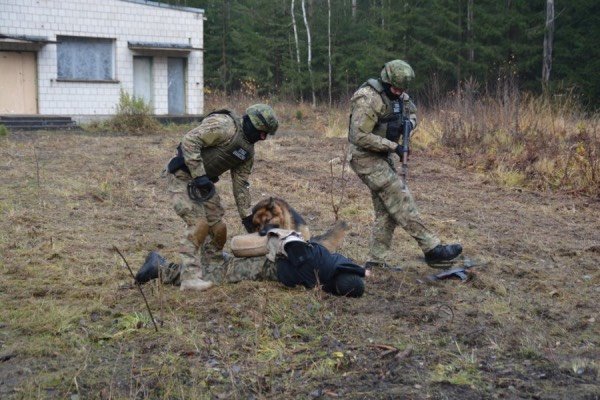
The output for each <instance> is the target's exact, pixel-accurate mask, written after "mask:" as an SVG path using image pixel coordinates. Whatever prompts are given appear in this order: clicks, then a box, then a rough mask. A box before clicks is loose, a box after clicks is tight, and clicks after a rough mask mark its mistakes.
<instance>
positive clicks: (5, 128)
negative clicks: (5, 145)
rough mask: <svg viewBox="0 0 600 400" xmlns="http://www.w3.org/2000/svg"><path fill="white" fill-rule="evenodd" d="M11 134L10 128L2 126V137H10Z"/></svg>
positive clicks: (0, 133) (0, 130)
mask: <svg viewBox="0 0 600 400" xmlns="http://www.w3.org/2000/svg"><path fill="white" fill-rule="evenodd" d="M9 133H10V132H9V130H8V128H7V127H6V126H4V125H2V124H0V137H2V136H8V134H9Z"/></svg>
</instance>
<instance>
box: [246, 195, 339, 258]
mask: <svg viewBox="0 0 600 400" xmlns="http://www.w3.org/2000/svg"><path fill="white" fill-rule="evenodd" d="M252 223H253V224H254V229H253V232H266V231H268V230H269V229H272V228H280V229H289V230H293V231H296V232H300V233H302V236H304V238H305V239H306V240H309V239H310V240H311V241H313V242H317V243H320V244H322V245H323V246H325V247H326V248H327V250H329V251H331V252H334V251H335V250H336V249H338V248H339V247H340V246H341V245H342V241H343V240H344V237H345V236H346V231H347V230H348V224H347V223H346V222H344V221H339V222H337V223H336V224H335V225H334V226H333V227H332V228H331V229H329V230H328V231H327V232H325V233H324V234H323V235H319V236H314V237H313V236H311V233H310V229H309V228H308V225H307V224H306V221H304V218H302V216H301V215H300V214H299V213H298V212H297V211H296V210H295V209H294V208H293V207H292V206H290V205H289V204H288V203H287V202H286V201H285V200H283V199H280V198H278V197H269V198H267V199H263V200H261V201H259V202H258V203H256V205H255V206H254V207H253V208H252Z"/></svg>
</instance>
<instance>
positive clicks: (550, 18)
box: [542, 0, 554, 86]
mask: <svg viewBox="0 0 600 400" xmlns="http://www.w3.org/2000/svg"><path fill="white" fill-rule="evenodd" d="M553 41H554V0H546V29H545V31H544V55H543V57H542V85H544V86H546V85H547V84H548V82H549V81H550V71H551V70H552V46H553Z"/></svg>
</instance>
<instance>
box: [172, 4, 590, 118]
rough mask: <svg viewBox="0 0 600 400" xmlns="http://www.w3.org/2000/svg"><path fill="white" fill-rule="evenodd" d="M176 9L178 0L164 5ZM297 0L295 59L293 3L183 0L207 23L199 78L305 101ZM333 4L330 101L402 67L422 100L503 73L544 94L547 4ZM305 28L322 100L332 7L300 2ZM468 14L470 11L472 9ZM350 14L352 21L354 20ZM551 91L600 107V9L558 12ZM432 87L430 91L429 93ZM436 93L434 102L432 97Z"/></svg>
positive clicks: (303, 39) (495, 79)
mask: <svg viewBox="0 0 600 400" xmlns="http://www.w3.org/2000/svg"><path fill="white" fill-rule="evenodd" d="M170 2H171V3H172V4H177V1H176V0H171V1H170ZM301 3H302V0H295V7H294V16H295V21H296V28H297V33H298V41H299V46H298V51H299V53H300V63H298V62H297V60H296V57H297V56H296V52H297V49H296V44H295V38H294V32H293V25H292V10H291V7H290V6H291V0H277V1H270V0H244V1H240V0H187V1H186V5H188V6H191V7H200V8H203V9H204V10H205V11H206V15H207V17H208V20H207V23H206V25H205V40H206V53H205V73H206V76H205V79H206V84H207V86H208V87H211V88H217V89H220V90H223V91H224V92H226V93H231V92H233V91H236V90H239V89H244V88H245V87H246V84H247V82H252V83H253V85H252V87H253V88H254V89H255V93H254V94H257V95H260V96H266V95H278V96H282V97H285V98H288V99H294V100H304V99H307V98H309V97H310V96H311V94H310V91H311V84H310V80H309V72H308V67H307V52H308V49H307V47H308V42H307V32H306V27H305V25H304V21H303V15H302V8H301ZM357 5H358V6H357V9H356V10H355V12H353V10H352V3H351V2H349V1H332V2H331V45H332V49H331V58H332V60H331V64H332V65H331V68H332V77H331V78H332V92H333V97H334V99H347V98H348V97H349V96H350V95H351V94H352V93H353V92H354V90H355V89H356V87H357V86H358V85H360V84H361V83H362V82H364V81H365V80H366V79H367V78H369V77H373V76H377V75H378V73H379V70H380V68H381V66H382V65H383V63H384V62H386V61H389V60H391V59H395V58H401V59H404V60H406V61H408V62H409V63H410V64H411V65H412V66H413V69H414V70H415V73H416V80H415V81H414V86H413V87H412V88H411V94H412V95H413V97H416V98H418V99H420V101H421V102H424V101H426V102H434V101H435V97H437V96H438V95H443V94H445V93H447V92H450V91H453V90H455V89H456V88H457V87H458V86H459V85H460V83H461V82H463V81H465V80H468V79H474V80H476V81H478V82H481V84H482V87H485V88H487V89H488V90H489V91H490V92H493V91H494V90H495V89H496V88H497V87H498V86H499V83H500V84H501V82H502V80H503V79H505V78H506V77H509V76H510V77H512V78H513V79H515V80H516V82H517V83H518V84H519V86H520V87H521V88H524V89H526V90H528V91H529V90H530V91H535V92H540V91H541V90H542V86H541V71H542V54H543V39H544V29H545V6H546V2H544V1H538V2H531V1H529V2H527V1H491V0H485V1H467V0H463V1H458V2H457V1H451V0H429V1H421V2H409V1H403V2H397V1H366V0H362V1H357ZM305 6H306V13H307V19H308V24H309V27H310V31H311V39H312V40H311V47H312V63H311V67H312V71H313V75H314V83H315V90H316V94H317V96H318V97H319V98H320V99H323V100H325V99H326V98H327V97H328V73H329V66H328V63H329V59H328V43H329V33H328V12H329V10H328V2H325V1H305ZM471 8H472V9H471ZM353 14H354V15H353ZM555 14H556V20H555V27H556V28H555V35H554V51H553V54H554V60H553V66H552V74H551V82H550V88H551V89H552V90H560V89H561V88H573V87H574V88H576V89H577V93H578V94H580V95H581V99H582V100H583V101H585V102H588V103H590V106H591V108H594V107H597V103H598V99H599V98H600V75H599V74H597V73H596V71H598V68H599V67H600V65H599V63H600V61H599V60H600V54H599V52H600V50H599V47H598V46H597V41H598V37H599V34H600V31H599V30H600V23H598V15H600V3H598V2H597V1H595V0H573V1H570V2H568V3H565V4H561V5H557V9H556V10H555ZM432 86H433V87H432ZM432 97H434V98H432Z"/></svg>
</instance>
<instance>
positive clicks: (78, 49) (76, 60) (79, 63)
mask: <svg viewBox="0 0 600 400" xmlns="http://www.w3.org/2000/svg"><path fill="white" fill-rule="evenodd" d="M57 42H58V44H57V60H58V79H67V80H84V81H110V80H113V79H114V50H113V47H114V40H112V39H95V38H83V37H68V36H59V37H58V38H57Z"/></svg>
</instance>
